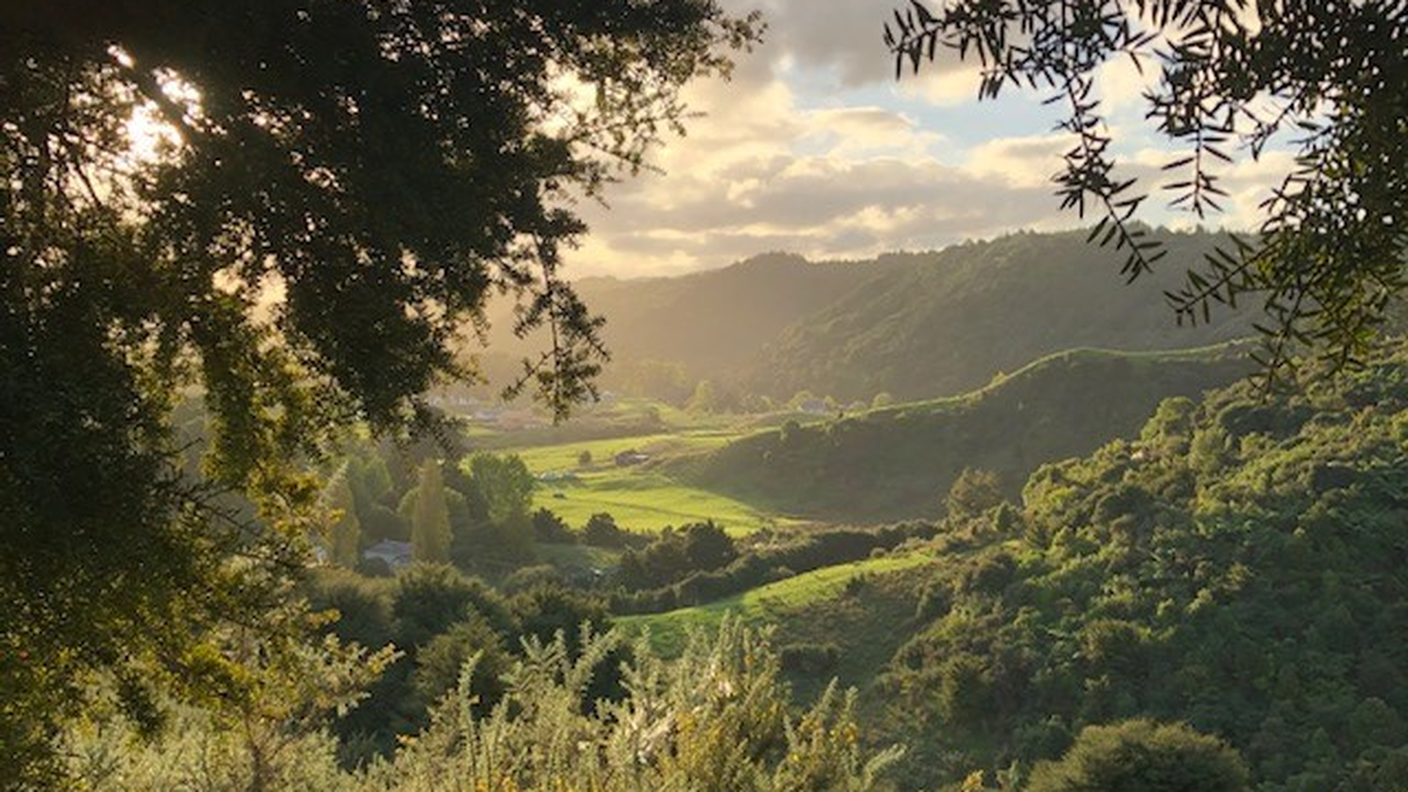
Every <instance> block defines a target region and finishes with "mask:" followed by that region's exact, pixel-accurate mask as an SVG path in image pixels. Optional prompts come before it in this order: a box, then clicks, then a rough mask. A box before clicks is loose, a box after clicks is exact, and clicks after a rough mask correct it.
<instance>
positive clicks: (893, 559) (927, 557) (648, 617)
mask: <svg viewBox="0 0 1408 792" xmlns="http://www.w3.org/2000/svg"><path fill="white" fill-rule="evenodd" d="M932 560H933V554H932V553H931V552H928V551H924V550H919V551H915V552H912V553H905V554H902V555H890V556H881V557H880V558H870V559H866V560H864V561H855V562H852V563H849V564H838V565H836V566H830V567H823V568H822V569H816V570H813V571H811V572H806V573H803V574H801V575H796V576H794V577H790V578H787V579H786V580H779V581H777V582H776V583H769V584H767V585H765V586H759V587H758V588H755V589H750V590H748V591H745V592H743V593H742V594H738V595H735V596H732V597H727V598H724V599H721V600H717V601H715V602H711V603H709V604H707V605H697V606H694V607H690V608H679V609H677V610H672V611H668V612H666V613H651V614H645V615H640V616H618V617H616V618H615V622H616V624H617V625H619V626H620V627H622V628H623V629H625V630H628V631H635V630H642V629H648V630H649V631H650V640H651V643H652V644H653V645H654V646H655V648H657V649H659V650H661V651H662V652H665V653H667V654H673V653H675V652H677V651H679V649H680V648H681V647H682V646H683V644H684V640H685V639H686V637H687V636H688V635H689V632H690V631H691V630H694V629H706V630H708V629H714V628H716V627H717V626H718V624H719V622H720V621H721V620H722V619H723V618H724V616H726V615H730V614H732V615H734V616H737V617H738V618H741V619H742V620H743V621H745V622H749V623H757V622H766V621H769V620H772V619H775V618H777V617H780V616H782V615H785V614H787V613H790V612H793V611H797V610H800V609H802V608H805V607H807V606H809V605H815V604H816V603H818V602H822V601H825V600H831V599H835V598H837V597H839V596H841V594H842V593H843V592H845V590H846V584H847V583H849V582H850V581H851V580H852V579H854V578H856V577H859V576H861V575H879V574H885V573H890V572H898V571H900V570H904V569H911V568H913V567H917V566H920V565H921V564H924V563H927V562H929V561H932Z"/></svg>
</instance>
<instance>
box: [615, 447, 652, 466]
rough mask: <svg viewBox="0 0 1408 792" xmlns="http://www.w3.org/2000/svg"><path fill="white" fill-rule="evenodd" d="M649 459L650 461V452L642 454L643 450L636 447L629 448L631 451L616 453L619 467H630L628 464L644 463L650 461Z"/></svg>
mask: <svg viewBox="0 0 1408 792" xmlns="http://www.w3.org/2000/svg"><path fill="white" fill-rule="evenodd" d="M649 461H650V455H649V454H642V453H641V452H639V451H637V450H635V449H634V448H633V449H631V450H629V451H622V452H621V453H619V454H617V455H616V466H617V467H628V466H630V465H639V464H640V463H642V462H649Z"/></svg>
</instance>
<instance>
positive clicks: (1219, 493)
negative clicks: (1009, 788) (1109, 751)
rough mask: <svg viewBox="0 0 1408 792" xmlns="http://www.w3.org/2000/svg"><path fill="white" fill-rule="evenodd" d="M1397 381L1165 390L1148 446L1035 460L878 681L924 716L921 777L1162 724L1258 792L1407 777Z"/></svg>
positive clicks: (936, 583)
mask: <svg viewBox="0 0 1408 792" xmlns="http://www.w3.org/2000/svg"><path fill="white" fill-rule="evenodd" d="M1405 383H1408V353H1404V352H1399V353H1397V354H1395V355H1393V356H1390V357H1387V358H1384V359H1381V360H1379V361H1376V362H1374V363H1372V364H1370V365H1368V366H1367V367H1365V368H1364V369H1362V370H1360V371H1356V372H1353V373H1350V374H1346V375H1343V376H1340V377H1338V378H1335V379H1330V378H1327V377H1326V376H1325V375H1324V374H1323V372H1319V371H1316V370H1313V369H1307V370H1305V371H1303V372H1301V374H1300V380H1299V381H1298V382H1297V383H1295V387H1293V388H1289V389H1287V390H1286V391H1284V392H1278V393H1275V394H1271V395H1267V394H1264V393H1261V392H1258V391H1257V390H1256V389H1255V388H1254V387H1253V386H1251V385H1250V384H1243V385H1238V386H1235V387H1233V388H1230V389H1227V390H1224V391H1221V392H1217V393H1214V394H1212V395H1210V396H1208V397H1207V398H1206V399H1205V400H1204V401H1202V402H1201V403H1199V402H1194V401H1192V400H1187V399H1175V400H1170V401H1168V402H1165V403H1164V404H1163V405H1162V406H1161V407H1160V408H1159V409H1158V410H1157V412H1156V413H1155V415H1154V416H1153V418H1152V419H1151V420H1150V421H1149V423H1148V424H1147V426H1146V427H1145V429H1144V431H1143V432H1142V433H1141V435H1140V436H1139V439H1138V440H1137V441H1133V442H1128V441H1116V442H1113V443H1110V444H1108V445H1106V446H1105V447H1103V448H1101V449H1099V450H1098V451H1097V452H1095V453H1094V454H1092V455H1090V456H1088V457H1086V458H1083V459H1072V460H1068V461H1065V462H1061V463H1057V464H1052V465H1047V466H1045V467H1043V468H1041V469H1040V470H1038V471H1037V472H1036V473H1035V474H1034V475H1033V476H1032V477H1031V478H1030V479H1029V481H1028V482H1027V485H1026V487H1025V489H1024V491H1023V506H1022V510H1021V512H1020V513H1018V512H1016V510H1015V509H1007V510H1004V509H1002V508H999V509H997V510H994V511H991V512H989V513H987V514H986V515H981V516H978V517H974V518H972V520H973V521H976V522H987V523H990V524H989V525H987V527H986V528H984V529H983V530H982V531H977V532H975V534H974V535H975V536H986V537H988V538H987V539H986V541H985V543H984V544H978V545H975V546H974V547H973V549H972V550H971V551H969V552H966V553H963V554H962V555H959V556H956V557H953V558H951V559H950V561H949V563H947V564H944V565H941V566H940V567H938V569H939V570H940V571H939V572H938V573H936V575H935V576H934V577H933V578H932V579H930V580H929V581H927V582H926V583H925V584H924V586H923V590H922V591H921V592H919V593H918V594H917V595H916V599H918V600H919V601H920V604H919V606H917V615H918V616H919V618H921V619H923V620H925V621H926V622H927V624H926V625H925V626H924V627H923V628H922V629H921V630H920V631H919V632H918V634H917V635H916V636H915V637H914V638H913V639H912V640H911V641H909V642H908V643H907V644H906V645H905V646H903V647H902V648H901V649H900V650H899V652H898V653H897V654H896V655H895V656H894V658H893V660H892V662H891V663H890V666H889V670H888V671H887V673H886V678H885V679H884V680H883V682H882V684H881V685H880V688H881V689H882V690H883V691H885V694H884V695H885V696H886V697H887V699H888V700H889V702H890V704H892V705H893V706H895V707H896V708H897V709H901V710H903V711H905V712H906V713H908V714H910V716H911V717H912V718H913V720H912V721H911V722H910V724H909V725H907V726H899V725H896V726H895V733H896V734H904V735H908V736H907V737H906V738H905V741H906V742H909V743H910V744H911V745H916V746H917V747H918V748H919V752H920V754H921V756H920V757H919V758H917V759H916V761H915V762H913V763H911V764H910V765H909V767H910V768H911V769H912V770H913V772H914V773H915V775H916V777H915V779H913V783H915V784H926V785H931V784H934V783H937V782H956V781H958V780H960V779H962V778H963V777H964V774H965V773H967V772H969V771H970V770H971V769H972V767H973V765H974V764H980V765H982V766H983V768H984V769H985V770H988V771H996V770H1000V769H1004V768H1007V767H1009V766H1010V765H1012V764H1013V763H1014V762H1015V763H1016V764H1017V766H1019V767H1030V766H1031V764H1033V763H1034V762H1036V761H1039V760H1050V759H1054V758H1055V755H1054V754H1053V751H1056V750H1059V749H1060V748H1061V747H1063V746H1062V745H1061V743H1062V740H1061V739H1060V732H1061V731H1068V732H1076V731H1079V730H1080V729H1081V728H1082V727H1085V726H1088V725H1092V724H1102V723H1109V722H1112V721H1119V720H1123V719H1130V718H1153V719H1157V720H1160V721H1169V722H1173V721H1178V722H1186V723H1188V724H1190V725H1191V726H1192V727H1193V728H1195V729H1198V730H1199V731H1202V732H1205V733H1210V734H1217V735H1221V736H1223V737H1225V738H1226V739H1227V740H1228V741H1229V742H1230V744H1231V745H1232V746H1233V747H1234V748H1235V749H1237V750H1238V751H1240V752H1241V754H1242V755H1243V756H1244V757H1245V759H1246V762H1247V765H1248V768H1249V771H1250V777H1251V781H1252V783H1253V784H1254V785H1255V786H1256V788H1258V789H1263V790H1268V792H1269V791H1271V790H1275V791H1276V792H1281V791H1282V790H1287V791H1289V790H1320V789H1341V790H1355V792H1394V790H1396V789H1398V788H1399V787H1398V786H1396V785H1398V784H1401V778H1397V779H1395V774H1397V773H1399V772H1400V771H1401V770H1402V769H1403V768H1404V767H1405V758H1408V727H1405V721H1406V720H1408V676H1405V673H1404V672H1403V669H1404V668H1408V532H1405V531H1404V529H1403V526H1404V525H1405V524H1408V487H1405V484H1404V482H1405V481H1408V431H1405V430H1408V384H1405ZM999 519H1000V520H1001V522H1002V523H1003V525H1001V526H1000V527H999V526H998V525H997V523H998V522H999ZM936 692H937V695H936ZM1048 726H1051V727H1053V728H1048ZM1131 728H1133V727H1131ZM1062 788H1064V787H1062ZM1071 788H1072V789H1074V788H1080V789H1085V788H1087V787H1071ZM1088 788H1091V789H1095V788H1099V789H1102V790H1103V789H1106V788H1107V787H1098V786H1097V787H1088ZM1109 788H1111V789H1113V788H1114V787H1109ZM1141 788H1142V787H1141Z"/></svg>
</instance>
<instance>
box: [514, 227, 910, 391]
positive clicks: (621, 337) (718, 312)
mask: <svg viewBox="0 0 1408 792" xmlns="http://www.w3.org/2000/svg"><path fill="white" fill-rule="evenodd" d="M886 269H887V268H885V267H883V266H876V265H875V264H874V262H866V263H850V262H815V263H814V262H809V261H807V260H806V259H804V258H802V257H801V256H797V255H793V254H787V253H768V254H764V255H760V256H754V257H753V258H749V259H747V260H744V261H741V262H739V263H737V264H734V265H731V266H728V267H724V268H722V269H718V270H710V271H707V272H696V273H691V274H689V275H682V276H678V277H668V278H633V279H625V280H623V279H618V278H607V277H595V278H584V279H582V280H580V281H577V282H576V283H575V284H574V286H575V287H576V288H577V291H578V294H579V295H580V296H581V297H582V299H583V301H584V302H586V304H587V305H588V307H590V308H591V310H592V312H594V313H597V314H600V315H602V316H605V317H606V318H607V325H606V330H605V333H604V337H605V339H606V342H607V345H608V347H609V348H610V349H611V352H612V356H613V358H614V359H615V360H617V361H619V362H622V363H629V362H631V361H640V360H660V361H669V362H675V363H680V364H683V366H684V367H685V369H686V370H687V371H688V372H689V374H690V375H692V376H693V377H695V378H699V377H719V376H721V375H724V374H726V373H727V372H729V371H733V370H736V369H737V368H738V367H739V366H741V365H743V364H744V363H746V362H748V361H751V360H753V359H754V358H755V356H756V354H757V351H758V348H759V347H760V346H761V345H762V344H764V343H766V342H768V341H771V340H773V339H774V338H777V337H778V336H779V334H781V332H782V331H783V330H784V329H785V328H786V327H788V326H789V325H791V324H793V323H795V322H797V321H799V320H801V319H802V318H803V317H805V316H808V315H810V314H812V313H815V312H816V311H819V310H821V309H822V308H824V307H826V306H827V305H830V304H832V303H834V302H835V301H836V300H838V299H839V298H840V297H841V296H843V295H844V294H846V293H847V292H849V291H851V290H852V289H854V288H855V287H856V286H858V285H860V284H861V283H862V282H864V281H866V280H868V279H869V278H872V277H874V276H875V275H876V274H877V273H878V272H882V271H885V270H886ZM506 315H507V312H506V311H504V310H502V307H501V310H500V313H499V317H498V318H496V319H495V321H494V330H495V333H494V335H493V336H492V338H491V349H492V350H495V351H511V352H514V353H517V354H521V351H522V350H523V349H525V348H526V347H525V344H524V342H522V341H518V340H517V339H513V338H512V334H511V333H509V330H510V329H511V322H509V321H506V320H505V319H504V318H502V317H506ZM608 375H609V372H608Z"/></svg>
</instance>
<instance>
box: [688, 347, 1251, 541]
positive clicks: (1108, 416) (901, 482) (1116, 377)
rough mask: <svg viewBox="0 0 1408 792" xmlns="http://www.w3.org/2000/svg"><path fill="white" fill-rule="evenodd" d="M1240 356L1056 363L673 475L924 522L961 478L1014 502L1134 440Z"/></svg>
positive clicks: (804, 430) (1081, 354) (829, 514)
mask: <svg viewBox="0 0 1408 792" xmlns="http://www.w3.org/2000/svg"><path fill="white" fill-rule="evenodd" d="M1246 351H1247V350H1246V348H1245V345H1244V344H1227V345H1218V346H1215V347H1208V348H1203V349H1198V350H1190V351H1183V352H1155V353H1121V352H1110V351H1102V350H1090V349H1086V350H1074V351H1069V352H1064V353H1060V354H1057V355H1053V356H1050V357H1047V358H1044V359H1042V360H1039V361H1037V362H1035V363H1032V364H1031V365H1029V366H1026V367H1024V368H1022V369H1020V370H1018V371H1017V372H1015V373H1014V374H1012V375H1011V376H1009V377H1004V378H1000V379H998V380H996V381H994V382H993V383H992V384H990V385H989V386H987V387H984V388H982V389H979V390H977V391H974V392H972V393H969V394H967V395H964V396H960V397H953V398H947V399H940V400H933V401H927V402H918V403H910V404H904V405H899V406H896V407H893V408H888V409H880V410H871V411H868V412H865V413H862V414H858V415H854V416H850V417H844V418H841V419H837V420H828V421H821V422H817V423H812V424H807V425H798V424H796V423H789V424H787V425H784V426H783V427H782V428H781V429H777V430H769V431H764V432H759V433H758V434H755V435H751V436H749V437H745V438H742V439H740V440H736V441H734V442H732V443H730V444H728V445H727V446H724V447H723V448H720V449H718V450H716V451H713V452H710V453H708V454H704V455H700V456H698V457H695V458H693V459H689V460H684V461H682V462H680V463H678V466H677V469H676V470H675V471H674V473H675V475H677V476H680V477H681V478H683V479H685V480H687V481H690V482H692V483H694V484H695V485H697V486H701V487H704V488H706V489H711V490H714V491H718V492H722V493H726V494H728V495H730V496H733V497H736V498H738V499H740V500H743V501H745V502H751V503H766V504H768V505H769V506H770V507H771V508H773V509H774V510H776V511H779V512H782V513H786V514H794V515H799V516H806V517H816V518H823V519H828V520H853V521H863V522H864V521H882V520H896V519H905V518H910V517H920V516H929V515H933V514H935V513H936V512H938V511H939V508H940V504H941V503H942V500H943V496H944V494H945V493H946V492H947V491H948V488H949V487H950V485H951V484H952V483H953V481H954V480H955V479H956V478H957V477H958V476H959V474H960V473H961V472H962V471H963V470H964V469H965V468H980V469H984V470H988V471H991V472H993V473H996V474H997V475H998V478H999V481H1000V482H1001V484H1002V486H1003V489H1004V490H1006V491H1007V492H1008V493H1009V494H1011V495H1015V494H1016V493H1017V491H1018V490H1019V488H1020V487H1021V484H1022V482H1024V481H1025V480H1026V478H1027V476H1028V475H1029V474H1030V473H1031V472H1032V471H1033V470H1035V469H1036V467H1037V466H1038V465H1040V464H1042V463H1045V462H1050V461H1054V460H1059V459H1063V458H1066V457H1071V456H1077V455H1081V454H1087V453H1090V452H1091V451H1093V450H1095V449H1096V448H1098V447H1099V446H1100V445H1102V444H1104V443H1106V442H1108V441H1110V440H1112V439H1114V438H1117V437H1123V436H1128V435H1130V434H1131V433H1134V432H1136V431H1137V430H1138V429H1139V427H1140V426H1142V425H1143V424H1144V422H1145V421H1146V420H1147V419H1148V417H1149V415H1151V414H1152V413H1153V411H1154V408H1155V407H1156V406H1157V405H1158V403H1159V402H1160V401H1161V400H1163V399H1166V398H1169V397H1172V396H1197V395H1198V394H1200V393H1202V392H1203V391H1204V390H1207V389H1210V388H1215V387H1219V386H1223V385H1227V384H1228V383H1230V382H1233V381H1234V380H1236V379H1238V378H1239V377H1242V376H1244V375H1246V374H1247V373H1248V372H1249V371H1251V363H1250V362H1249V360H1248V358H1247V357H1246Z"/></svg>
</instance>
